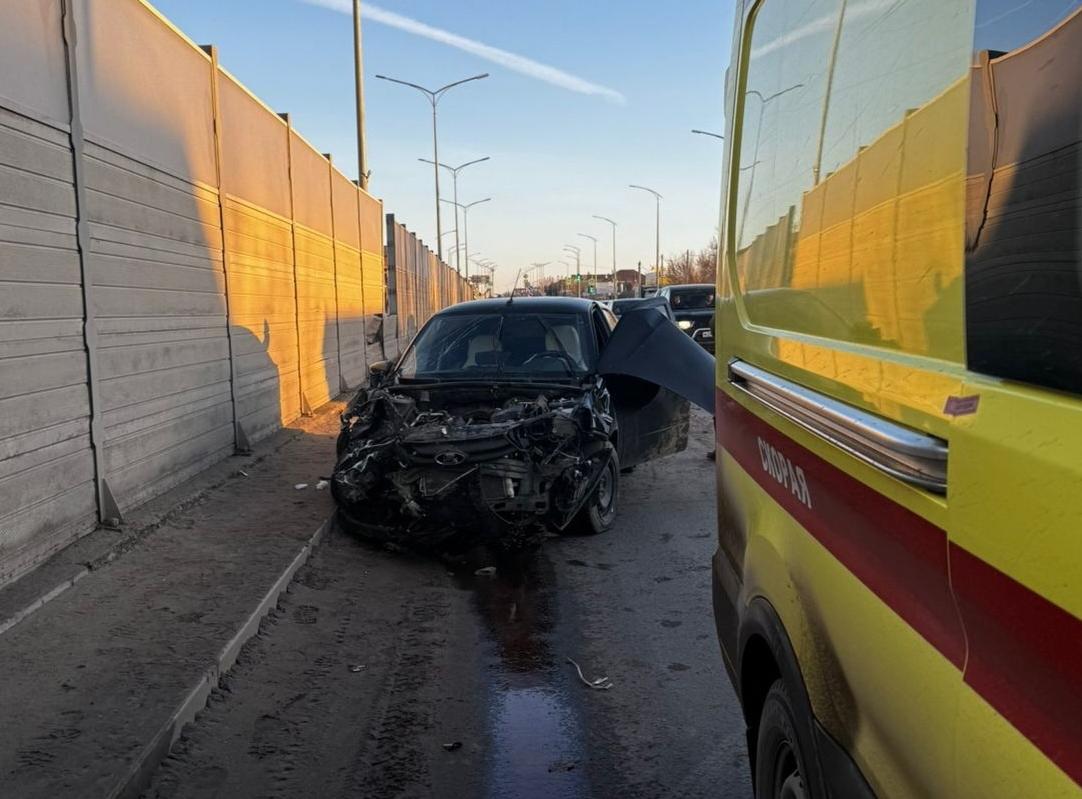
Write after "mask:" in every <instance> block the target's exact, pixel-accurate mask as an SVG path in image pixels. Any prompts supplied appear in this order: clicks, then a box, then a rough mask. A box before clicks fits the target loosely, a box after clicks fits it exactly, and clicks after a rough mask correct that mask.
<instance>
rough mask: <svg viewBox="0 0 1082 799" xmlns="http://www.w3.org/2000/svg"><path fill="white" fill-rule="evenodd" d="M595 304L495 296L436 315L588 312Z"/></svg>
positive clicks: (455, 306) (578, 301)
mask: <svg viewBox="0 0 1082 799" xmlns="http://www.w3.org/2000/svg"><path fill="white" fill-rule="evenodd" d="M595 305H597V303H596V302H595V301H594V300H587V299H580V298H579V297H514V298H508V297H495V298H493V299H490V300H468V301H466V302H460V303H458V304H457V305H452V306H450V307H449V308H444V309H443V310H442V311H440V312H439V313H437V314H436V315H437V316H455V315H457V314H500V313H507V312H509V311H515V312H518V313H582V314H584V313H588V312H589V311H590V309H591V308H592V307H594V306H595Z"/></svg>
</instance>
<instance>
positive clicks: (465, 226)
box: [440, 197, 492, 282]
mask: <svg viewBox="0 0 1082 799" xmlns="http://www.w3.org/2000/svg"><path fill="white" fill-rule="evenodd" d="M491 200H492V198H491V197H485V199H483V200H474V201H473V202H472V203H466V204H465V205H462V204H461V203H459V202H456V201H454V200H440V202H443V203H449V204H450V205H453V206H455V208H461V209H462V240H463V245H464V246H465V248H466V252H469V251H470V216H469V213H470V209H471V208H473V207H474V206H475V205H480V204H481V203H487V202H490V201H491ZM469 279H470V259H469V258H467V259H466V280H467V282H468V281H469Z"/></svg>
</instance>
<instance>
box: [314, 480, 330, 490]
mask: <svg viewBox="0 0 1082 799" xmlns="http://www.w3.org/2000/svg"><path fill="white" fill-rule="evenodd" d="M329 485H330V481H329V480H320V481H319V482H318V483H316V491H322V490H323V489H324V488H326V487H327V486H329Z"/></svg>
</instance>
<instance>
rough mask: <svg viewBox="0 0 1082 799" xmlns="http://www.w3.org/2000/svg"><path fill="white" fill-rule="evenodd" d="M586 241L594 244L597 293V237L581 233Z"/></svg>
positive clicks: (595, 286) (595, 287) (594, 270)
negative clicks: (588, 240)
mask: <svg viewBox="0 0 1082 799" xmlns="http://www.w3.org/2000/svg"><path fill="white" fill-rule="evenodd" d="M578 235H579V236H582V237H583V238H584V239H590V241H592V242H593V243H594V268H593V273H594V292H595V293H596V292H597V236H591V235H590V234H589V233H579V234H578Z"/></svg>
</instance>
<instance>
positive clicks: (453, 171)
mask: <svg viewBox="0 0 1082 799" xmlns="http://www.w3.org/2000/svg"><path fill="white" fill-rule="evenodd" d="M488 159H489V156H487V155H486V156H485V157H484V158H476V159H474V160H473V161H467V162H466V163H464V164H459V165H458V166H447V164H438V166H442V167H443V168H444V169H446V170H448V171H449V172H450V173H451V182H452V183H453V184H454V195H455V202H456V203H457V202H458V173H459V172H460V171H461V170H463V169H465V168H466V167H468V166H473V165H474V164H479V163H481V162H482V161H487V160H488ZM417 160H418V161H421V162H422V163H425V164H434V165H435V164H436V162H435V161H430V160H429V159H427V158H418V159H417ZM455 246H456V247H458V246H459V243H458V208H455ZM455 269H457V270H458V271H459V273H460V274H461V272H462V262H461V261H460V260H459V257H458V251H457V250H456V251H455Z"/></svg>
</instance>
